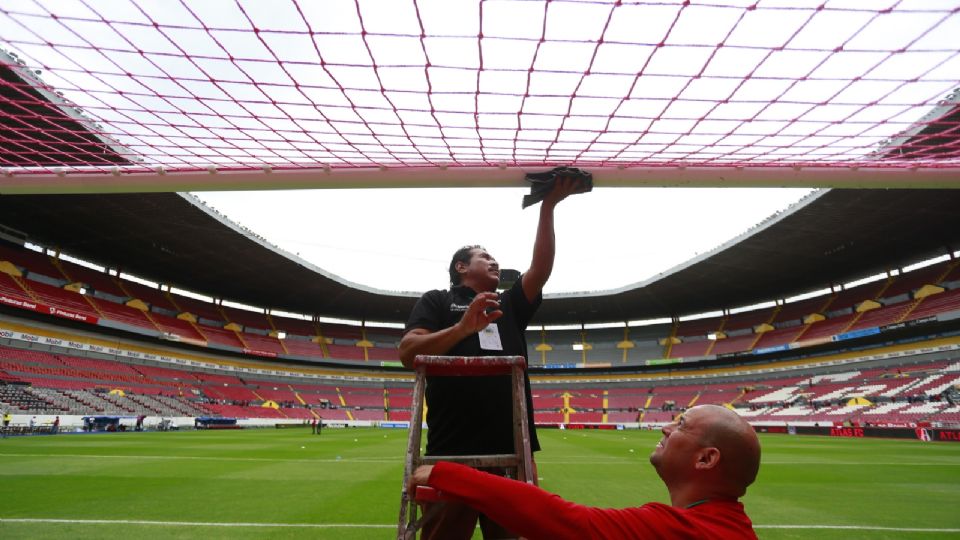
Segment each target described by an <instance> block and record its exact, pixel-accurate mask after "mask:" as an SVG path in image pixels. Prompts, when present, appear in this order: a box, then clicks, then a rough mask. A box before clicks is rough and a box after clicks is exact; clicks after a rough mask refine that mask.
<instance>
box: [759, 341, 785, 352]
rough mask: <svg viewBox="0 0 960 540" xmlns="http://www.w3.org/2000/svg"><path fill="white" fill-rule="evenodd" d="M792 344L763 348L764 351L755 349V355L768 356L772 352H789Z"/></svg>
mask: <svg viewBox="0 0 960 540" xmlns="http://www.w3.org/2000/svg"><path fill="white" fill-rule="evenodd" d="M789 350H790V344H789V343H785V344H783V345H777V346H775V347H763V348H762V349H754V350H753V354H767V353H771V352H780V351H789Z"/></svg>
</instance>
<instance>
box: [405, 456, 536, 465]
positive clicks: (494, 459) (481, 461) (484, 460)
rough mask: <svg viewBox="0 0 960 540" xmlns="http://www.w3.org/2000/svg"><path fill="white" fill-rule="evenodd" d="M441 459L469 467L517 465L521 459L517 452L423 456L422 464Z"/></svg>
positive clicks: (431, 463) (434, 462) (436, 461)
mask: <svg viewBox="0 0 960 540" xmlns="http://www.w3.org/2000/svg"><path fill="white" fill-rule="evenodd" d="M440 461H450V462H453V463H460V464H463V465H467V466H469V467H516V466H518V465H520V460H519V459H518V458H517V455H516V454H484V455H476V456H423V457H421V458H420V464H421V465H434V464H436V463H438V462H440Z"/></svg>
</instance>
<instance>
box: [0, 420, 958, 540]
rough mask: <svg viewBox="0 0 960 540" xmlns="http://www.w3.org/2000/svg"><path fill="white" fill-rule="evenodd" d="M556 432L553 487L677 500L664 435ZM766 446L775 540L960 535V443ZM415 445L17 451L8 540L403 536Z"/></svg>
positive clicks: (763, 498)
mask: <svg viewBox="0 0 960 540" xmlns="http://www.w3.org/2000/svg"><path fill="white" fill-rule="evenodd" d="M540 433H541V440H542V444H543V447H544V451H543V452H540V453H539V454H538V456H537V461H538V464H539V468H540V476H541V478H542V481H541V485H542V486H543V487H544V488H546V489H548V490H551V491H554V492H557V493H559V494H561V495H563V496H564V497H566V498H568V499H572V500H574V501H576V502H579V503H583V504H589V505H596V506H614V507H617V506H630V505H636V504H641V503H643V502H647V501H663V502H668V501H667V494H666V490H665V488H664V487H663V485H662V483H661V482H660V480H659V479H658V478H657V476H656V473H655V472H654V471H653V468H652V467H651V466H650V464H649V463H648V461H647V457H648V456H649V453H650V450H651V449H652V448H653V446H654V445H655V444H656V441H657V440H658V439H659V433H658V432H652V431H574V430H568V431H557V430H541V432H540ZM761 440H762V444H763V465H762V467H761V470H760V478H759V480H758V482H757V484H755V485H754V486H753V487H752V488H751V489H750V492H749V493H748V495H747V497H746V498H745V499H744V503H745V505H746V508H747V512H748V513H749V514H750V516H751V518H752V519H753V521H754V523H755V524H756V525H757V532H758V534H759V536H760V537H761V538H764V539H768V538H769V539H786V538H803V539H848V538H889V539H901V538H911V539H912V538H918V539H919V538H923V539H932V538H958V537H960V444H953V443H923V442H919V441H899V440H876V439H874V440H868V439H859V440H853V439H833V438H827V437H799V436H788V435H765V436H761ZM405 447H406V432H405V431H403V430H389V429H372V428H370V429H367V428H350V429H326V430H324V432H323V435H322V436H315V435H311V434H310V433H309V431H308V430H306V429H287V430H274V429H263V430H244V431H207V432H179V433H178V432H173V433H117V434H95V435H58V436H52V437H51V436H35V437H16V438H8V439H3V440H0V463H2V465H0V538H4V539H18V538H30V539H35V538H58V539H59V538H108V537H128V538H137V539H148V538H197V539H201V538H202V539H211V538H229V539H234V538H239V539H246V538H250V539H253V538H257V539H264V538H284V539H286V538H311V539H317V538H319V539H338V540H351V539H366V538H391V537H395V527H396V520H397V515H398V508H399V492H400V491H399V487H400V480H401V474H402V466H403V452H404V449H405ZM477 537H479V535H477Z"/></svg>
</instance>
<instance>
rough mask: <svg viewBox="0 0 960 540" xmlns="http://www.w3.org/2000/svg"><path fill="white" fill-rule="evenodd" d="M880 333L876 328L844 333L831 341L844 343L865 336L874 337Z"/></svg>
mask: <svg viewBox="0 0 960 540" xmlns="http://www.w3.org/2000/svg"><path fill="white" fill-rule="evenodd" d="M879 333H880V329H879V328H878V327H876V326H874V327H873V328H864V329H862V330H854V331H853V332H844V333H842V334H837V335H835V336H833V337H831V338H830V339H832V340H833V341H844V340H847V339H856V338H860V337H864V336H873V335H876V334H879Z"/></svg>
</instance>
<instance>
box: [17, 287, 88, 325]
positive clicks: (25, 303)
mask: <svg viewBox="0 0 960 540" xmlns="http://www.w3.org/2000/svg"><path fill="white" fill-rule="evenodd" d="M0 304H6V305H8V306H13V307H18V308H20V309H29V310H31V311H36V312H37V313H46V314H48V315H53V316H54V317H60V318H61V319H70V320H73V321H80V322H85V323H89V324H97V321H98V320H99V319H97V318H96V317H91V316H90V315H84V314H83V313H77V312H76V311H70V310H68V309H63V308H60V307H56V306H48V305H45V304H39V303H37V302H34V301H33V300H22V299H20V298H11V297H9V296H6V295H2V294H0Z"/></svg>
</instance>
